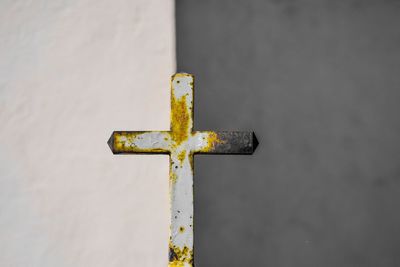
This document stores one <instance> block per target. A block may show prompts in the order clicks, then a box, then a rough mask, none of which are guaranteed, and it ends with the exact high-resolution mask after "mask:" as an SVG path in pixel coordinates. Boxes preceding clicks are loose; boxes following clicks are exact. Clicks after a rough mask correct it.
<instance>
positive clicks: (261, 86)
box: [176, 0, 400, 267]
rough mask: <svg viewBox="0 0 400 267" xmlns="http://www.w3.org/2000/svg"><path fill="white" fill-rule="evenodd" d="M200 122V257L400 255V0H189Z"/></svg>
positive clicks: (187, 52) (233, 260)
mask: <svg viewBox="0 0 400 267" xmlns="http://www.w3.org/2000/svg"><path fill="white" fill-rule="evenodd" d="M176 5H177V7H176V9H177V10H176V11H177V12H176V15H177V54H178V70H179V71H185V72H189V73H193V74H195V75H196V84H195V86H196V91H195V96H196V98H195V99H196V103H195V104H196V106H195V117H196V118H195V123H196V124H195V128H196V129H201V130H208V129H211V130H255V132H256V134H257V137H258V139H259V141H260V145H259V147H258V151H256V153H255V154H254V155H253V156H250V157H249V156H196V157H197V159H196V161H195V164H196V166H195V172H196V175H195V209H196V210H195V225H196V228H195V229H196V230H195V239H196V260H195V262H196V264H197V266H198V267H220V266H231V267H235V266H237V267H239V266H240V267H242V266H274V267H283V266H285V267H286V266H287V267H292V266H296V267H301V266H307V267H309V266H324V267H329V266H332V267H337V266H342V267H343V266H344V267H346V266H349V267H350V266H352V267H354V266H363V267H365V266H371V267H375V266H385V267H387V266H400V254H399V253H398V251H399V249H400V227H399V225H400V213H399V212H398V211H399V205H400V204H399V203H400V118H399V114H400V108H399V106H400V105H399V103H400V90H399V85H400V75H399V71H400V27H397V26H395V25H400V16H399V14H400V4H398V3H397V2H396V1H380V2H376V1H345V2H343V1H328V0H323V1H317V0H314V1H300V0H299V1H264V0H252V1H244V0H243V1H228V0H218V1H217V0H214V1H211V0H210V1H194V0H177V3H176Z"/></svg>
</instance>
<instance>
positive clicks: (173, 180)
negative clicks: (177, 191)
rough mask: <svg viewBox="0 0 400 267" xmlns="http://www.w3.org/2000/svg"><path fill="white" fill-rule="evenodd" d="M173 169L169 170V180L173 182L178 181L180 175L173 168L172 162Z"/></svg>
mask: <svg viewBox="0 0 400 267" xmlns="http://www.w3.org/2000/svg"><path fill="white" fill-rule="evenodd" d="M170 168H171V170H170V171H169V180H170V182H172V183H176V179H177V178H178V176H177V175H176V173H175V172H174V171H173V170H172V164H171V167H170Z"/></svg>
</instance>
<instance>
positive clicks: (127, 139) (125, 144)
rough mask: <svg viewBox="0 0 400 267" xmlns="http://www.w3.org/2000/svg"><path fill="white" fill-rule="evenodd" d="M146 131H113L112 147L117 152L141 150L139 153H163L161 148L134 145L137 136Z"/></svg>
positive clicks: (139, 136)
mask: <svg viewBox="0 0 400 267" xmlns="http://www.w3.org/2000/svg"><path fill="white" fill-rule="evenodd" d="M146 133H147V132H131V133H127V132H120V133H118V132H115V133H114V144H113V145H114V149H115V151H118V152H141V153H165V150H164V149H162V148H143V147H138V146H136V145H135V141H136V139H138V138H142V137H141V135H143V134H146Z"/></svg>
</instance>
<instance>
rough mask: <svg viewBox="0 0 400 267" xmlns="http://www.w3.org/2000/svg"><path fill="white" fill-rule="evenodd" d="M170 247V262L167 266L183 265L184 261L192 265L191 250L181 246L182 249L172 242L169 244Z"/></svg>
mask: <svg viewBox="0 0 400 267" xmlns="http://www.w3.org/2000/svg"><path fill="white" fill-rule="evenodd" d="M169 249H170V256H171V257H170V262H169V265H168V266H169V267H181V266H182V267H183V266H185V263H187V264H189V266H193V251H192V250H191V249H189V248H188V247H183V249H181V248H179V247H177V246H174V245H173V244H172V243H170V244H169Z"/></svg>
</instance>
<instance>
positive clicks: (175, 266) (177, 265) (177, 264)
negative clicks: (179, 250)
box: [168, 261, 185, 267]
mask: <svg viewBox="0 0 400 267" xmlns="http://www.w3.org/2000/svg"><path fill="white" fill-rule="evenodd" d="M168 267H185V263H183V262H181V261H171V262H170V263H169V264H168Z"/></svg>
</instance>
